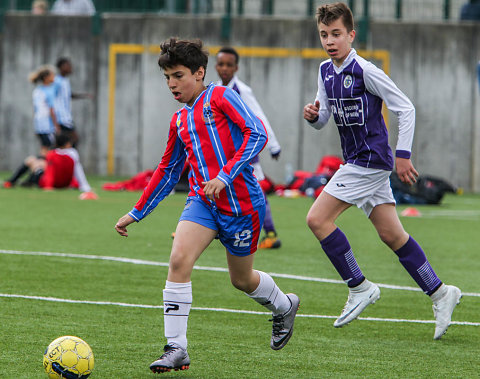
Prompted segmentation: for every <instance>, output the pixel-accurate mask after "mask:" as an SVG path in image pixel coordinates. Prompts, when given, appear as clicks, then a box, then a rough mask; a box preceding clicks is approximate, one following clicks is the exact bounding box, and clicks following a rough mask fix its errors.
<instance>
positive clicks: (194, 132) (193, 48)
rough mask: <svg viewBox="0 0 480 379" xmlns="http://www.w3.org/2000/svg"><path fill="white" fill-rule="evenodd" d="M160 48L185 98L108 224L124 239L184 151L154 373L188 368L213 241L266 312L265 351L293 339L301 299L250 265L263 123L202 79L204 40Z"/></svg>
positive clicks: (258, 208)
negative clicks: (193, 311)
mask: <svg viewBox="0 0 480 379" xmlns="http://www.w3.org/2000/svg"><path fill="white" fill-rule="evenodd" d="M160 47H161V53H160V58H159V61H158V64H159V66H160V67H161V68H162V70H163V71H164V74H165V78H166V80H167V85H168V87H169V90H170V91H171V92H172V94H173V96H174V98H175V99H176V100H177V101H179V102H180V103H184V104H185V105H184V107H183V108H181V109H180V110H179V111H177V112H176V113H175V114H174V115H173V118H172V121H171V123H170V131H169V136H168V142H167V148H166V150H165V153H164V155H163V157H162V160H161V162H160V164H159V165H158V168H157V169H156V171H155V173H154V174H153V176H152V179H151V180H150V182H149V184H148V185H147V187H146V188H145V190H144V192H143V195H142V196H141V198H140V200H139V201H138V202H137V204H136V205H135V207H134V208H133V209H132V211H130V212H129V213H127V214H126V215H125V216H123V217H121V218H120V219H119V220H118V222H117V224H116V225H115V229H116V230H117V232H118V233H119V234H120V235H122V236H125V237H127V236H128V234H127V226H128V225H130V224H131V223H133V222H134V221H137V222H138V221H140V220H141V219H142V218H144V217H145V216H146V215H148V214H149V213H150V212H151V211H152V210H153V208H155V206H156V205H157V204H158V202H159V201H161V200H162V199H163V198H164V197H165V196H167V195H168V194H169V193H170V191H171V190H172V189H173V187H174V186H175V184H176V183H177V182H178V180H179V178H180V175H181V172H182V169H183V166H184V163H185V160H186V158H188V163H189V165H190V174H189V184H190V193H189V195H188V198H187V203H186V205H185V208H184V211H183V213H182V215H181V217H180V221H179V223H178V225H177V229H176V232H175V238H174V240H173V246H172V251H171V255H170V264H169V269H168V276H167V281H166V286H165V289H164V291H163V302H164V306H163V309H164V328H165V337H166V338H167V345H166V346H165V347H164V354H163V355H162V356H161V357H160V358H158V359H157V360H156V361H154V362H153V363H152V364H151V365H150V369H151V370H152V371H153V372H156V373H161V372H166V371H170V370H172V369H174V370H184V369H187V368H188V367H189V365H190V358H189V356H188V353H187V321H188V317H189V313H190V308H191V303H192V284H191V281H190V280H191V279H190V278H191V273H192V270H193V266H194V264H195V262H196V260H197V259H198V258H199V257H200V255H201V254H202V252H203V251H204V250H205V249H206V248H207V247H208V245H209V244H210V243H211V242H212V241H213V240H214V239H215V238H218V239H220V241H221V242H222V244H223V245H224V246H225V248H226V252H227V262H228V267H229V273H230V279H231V282H232V284H233V285H234V286H235V287H236V288H237V289H239V290H241V291H244V292H245V293H246V294H247V295H248V296H249V297H251V298H252V299H254V300H255V301H257V302H258V303H259V304H261V305H263V306H265V307H266V308H267V309H269V310H270V311H272V313H273V318H272V320H271V321H273V328H272V338H271V343H270V346H271V347H272V349H274V350H279V349H281V348H283V347H284V346H285V344H286V343H287V342H288V340H289V339H290V337H291V335H292V332H293V323H294V319H295V315H296V313H297V310H298V305H299V299H298V297H297V296H296V295H295V294H288V295H285V294H284V293H283V292H282V291H281V290H280V289H279V288H278V287H277V285H276V284H275V282H274V281H273V279H272V278H271V276H270V275H268V274H266V273H264V272H261V271H257V270H254V269H253V257H254V255H253V253H254V252H255V251H256V249H257V242H258V237H259V235H260V231H261V228H262V223H263V218H264V214H265V200H264V197H263V193H262V190H261V188H260V185H259V184H258V182H257V180H256V179H255V177H254V176H253V168H252V167H251V165H250V164H249V163H250V161H251V160H252V158H253V157H255V156H256V155H258V153H260V151H261V150H262V149H263V147H264V146H265V144H266V141H267V136H266V132H265V128H264V127H263V125H262V123H261V121H260V119H258V118H257V117H255V115H254V114H253V113H252V111H251V110H250V109H249V108H248V107H247V106H246V105H245V103H243V101H242V100H241V99H240V97H239V96H238V94H237V93H236V92H235V91H233V90H231V89H229V88H225V87H221V86H216V85H214V84H213V83H212V84H210V85H208V86H205V85H204V78H205V70H206V67H207V62H208V55H207V53H206V52H205V51H204V50H203V48H202V42H201V41H187V40H177V39H175V38H171V39H170V40H168V41H166V42H164V43H162V44H161V46H160Z"/></svg>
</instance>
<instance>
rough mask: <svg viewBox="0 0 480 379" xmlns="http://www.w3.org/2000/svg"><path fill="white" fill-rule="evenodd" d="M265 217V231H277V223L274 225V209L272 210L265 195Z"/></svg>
mask: <svg viewBox="0 0 480 379" xmlns="http://www.w3.org/2000/svg"><path fill="white" fill-rule="evenodd" d="M264 197H265V219H264V221H263V229H265V232H267V233H268V232H274V233H275V234H276V232H275V225H273V218H272V211H271V210H270V204H269V203H268V200H267V196H265V194H264Z"/></svg>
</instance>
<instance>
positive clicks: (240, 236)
mask: <svg viewBox="0 0 480 379" xmlns="http://www.w3.org/2000/svg"><path fill="white" fill-rule="evenodd" d="M251 238H252V232H251V231H250V230H248V229H245V230H244V231H243V232H240V233H235V242H234V243H233V246H238V247H247V246H250V239H251Z"/></svg>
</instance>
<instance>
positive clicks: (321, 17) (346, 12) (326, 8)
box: [316, 3, 354, 32]
mask: <svg viewBox="0 0 480 379" xmlns="http://www.w3.org/2000/svg"><path fill="white" fill-rule="evenodd" d="M316 17H317V25H318V24H320V23H322V24H325V25H327V26H328V25H330V23H332V22H334V21H336V20H338V19H339V18H341V19H342V22H343V25H345V27H346V28H347V31H348V32H351V31H352V30H353V28H354V22H353V14H352V11H351V10H350V8H349V7H348V6H347V5H346V4H345V3H332V4H326V5H321V6H319V7H318V8H317V13H316Z"/></svg>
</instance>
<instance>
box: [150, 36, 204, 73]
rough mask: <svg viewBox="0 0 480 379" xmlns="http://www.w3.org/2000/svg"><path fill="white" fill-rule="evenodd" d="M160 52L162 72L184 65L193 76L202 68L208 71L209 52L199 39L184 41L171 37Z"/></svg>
mask: <svg viewBox="0 0 480 379" xmlns="http://www.w3.org/2000/svg"><path fill="white" fill-rule="evenodd" d="M160 50H161V51H160V57H159V58H158V65H159V66H160V68H161V69H162V70H165V69H166V68H172V67H174V66H177V65H183V66H185V67H187V68H189V69H190V71H191V72H192V74H194V73H195V72H197V71H198V69H199V68H200V67H203V68H204V69H205V72H206V71H207V64H208V52H207V51H206V50H205V49H204V48H203V42H202V41H201V40H199V39H195V40H182V39H177V38H175V37H171V38H170V39H168V40H167V41H165V42H163V43H162V44H161V45H160Z"/></svg>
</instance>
